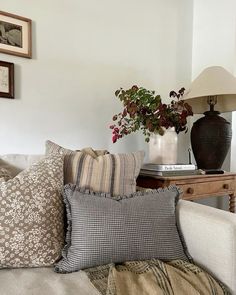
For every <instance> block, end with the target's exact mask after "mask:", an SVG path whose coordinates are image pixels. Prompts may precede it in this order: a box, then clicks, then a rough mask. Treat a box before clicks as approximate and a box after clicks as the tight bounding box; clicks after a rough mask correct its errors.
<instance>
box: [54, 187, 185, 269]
mask: <svg viewBox="0 0 236 295" xmlns="http://www.w3.org/2000/svg"><path fill="white" fill-rule="evenodd" d="M178 198H179V191H178V189H177V188H176V187H169V188H166V189H159V190H152V191H149V192H146V193H142V192H139V193H135V194H132V195H129V196H124V197H113V198H111V197H110V196H109V195H106V194H96V193H91V192H82V191H81V190H80V189H78V188H76V186H75V185H66V186H65V188H64V201H65V204H66V210H67V222H68V229H67V235H66V243H67V244H66V246H65V247H64V249H63V252H62V256H63V259H62V260H61V261H60V262H59V263H58V264H57V266H56V271H58V272H73V271H78V270H80V269H84V268H89V267H94V266H98V265H103V264H108V263H117V262H119V263H120V262H125V261H133V260H145V259H152V258H157V259H160V260H164V261H170V260H175V259H183V260H188V257H187V255H186V254H185V252H184V247H183V245H184V244H182V243H184V241H183V240H182V241H181V239H182V237H180V236H179V231H178V228H177V225H176V216H175V207H176V203H177V201H178Z"/></svg>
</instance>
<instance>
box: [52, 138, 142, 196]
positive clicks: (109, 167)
mask: <svg viewBox="0 0 236 295" xmlns="http://www.w3.org/2000/svg"><path fill="white" fill-rule="evenodd" d="M53 153H59V154H64V155H65V163H64V177H65V183H73V184H77V186H78V187H79V188H81V189H90V190H93V191H94V192H104V193H110V194H111V195H129V194H132V193H134V192H135V191H136V178H137V177H138V174H139V171H140V168H141V165H142V162H143V158H144V152H142V151H139V152H134V153H130V154H114V155H112V154H103V155H101V154H100V153H98V152H96V151H93V150H92V149H91V148H89V149H85V150H81V151H77V152H75V151H71V150H68V149H64V148H62V147H61V146H58V145H57V144H55V143H53V142H51V141H47V142H46V154H53ZM103 153H104V152H103Z"/></svg>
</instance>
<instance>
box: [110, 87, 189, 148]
mask: <svg viewBox="0 0 236 295" xmlns="http://www.w3.org/2000/svg"><path fill="white" fill-rule="evenodd" d="M184 91H185V89H184V88H181V89H180V90H179V91H178V92H175V91H171V92H170V98H171V99H172V100H171V102H170V103H169V104H165V103H162V101H161V97H160V95H156V94H155V91H150V90H147V89H145V88H143V87H138V86H136V85H134V86H132V87H131V88H130V89H128V90H124V89H123V88H120V89H118V90H116V92H115V95H116V97H118V98H119V99H120V101H121V102H122V103H123V106H124V109H123V111H122V112H120V113H119V114H117V115H114V116H113V121H116V124H113V125H111V126H110V128H111V129H112V141H113V143H115V142H116V141H117V140H118V139H120V138H122V137H123V136H125V135H128V134H130V133H132V132H136V131H137V130H142V132H143V134H144V136H145V140H146V141H147V142H149V138H150V136H151V134H152V133H156V134H160V135H163V134H164V133H165V129H168V128H172V127H174V128H175V131H176V133H179V132H182V131H185V132H187V130H188V129H187V117H188V116H192V115H193V112H192V108H191V106H190V105H189V104H188V103H186V102H185V101H184V100H182V99H181V98H182V97H183V95H184Z"/></svg>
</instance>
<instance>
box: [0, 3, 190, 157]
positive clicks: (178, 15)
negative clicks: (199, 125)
mask: <svg viewBox="0 0 236 295" xmlns="http://www.w3.org/2000/svg"><path fill="white" fill-rule="evenodd" d="M1 10H2V11H7V12H10V13H14V14H18V15H21V16H25V17H28V18H31V19H32V20H33V59H25V58H20V57H15V56H10V55H6V54H1V53H0V60H5V61H9V62H13V63H15V88H16V89H15V90H16V91H15V92H16V99H14V100H8V99H1V100H0V143H1V144H0V154H3V153H42V152H43V151H44V141H45V140H46V139H51V140H54V141H56V142H58V143H60V144H61V145H63V146H66V147H71V148H81V147H84V146H93V147H94V148H108V149H109V150H111V151H115V152H116V151H128V150H137V149H143V148H144V149H146V144H145V143H144V139H143V137H142V136H139V135H134V136H129V137H127V138H126V139H124V140H121V141H120V142H119V143H117V144H115V145H112V143H111V132H110V130H109V129H108V126H109V124H110V123H111V118H112V116H113V114H114V113H116V112H118V111H119V110H120V109H121V104H120V103H119V102H118V101H116V99H115V97H114V91H115V90H116V89H117V88H119V87H120V86H123V87H124V88H126V87H130V86H132V84H138V85H140V86H144V87H147V88H149V89H155V90H157V91H158V92H159V93H160V94H162V95H163V96H166V95H167V94H168V93H169V91H170V90H172V89H173V88H175V87H179V86H182V85H186V83H188V82H189V81H190V72H191V36H192V27H191V23H192V17H191V15H192V1H189V0H181V1H175V0H166V1H162V0H146V1H144V0H143V1H141V0H140V1H137V0H120V1H114V0H100V1H96V0H86V1H82V0H71V1H66V0H50V1H48V0H41V1H30V2H29V1H28V0H21V1H18V0H11V1H9V0H1ZM183 29H184V31H185V34H184V35H183ZM180 41H181V42H180Z"/></svg>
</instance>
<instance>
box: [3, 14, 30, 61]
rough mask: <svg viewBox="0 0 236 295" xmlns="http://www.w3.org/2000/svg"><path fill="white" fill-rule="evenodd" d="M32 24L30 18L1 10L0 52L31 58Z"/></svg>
mask: <svg viewBox="0 0 236 295" xmlns="http://www.w3.org/2000/svg"><path fill="white" fill-rule="evenodd" d="M31 24H32V21H31V20H30V19H28V18H25V17H22V16H18V15H15V14H10V13H8V12H3V11H0V52H3V53H7V54H13V55H17V56H22V57H27V58H31V57H32V39H31V34H32V33H31Z"/></svg>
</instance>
